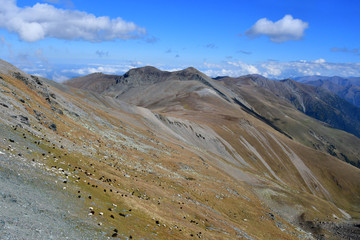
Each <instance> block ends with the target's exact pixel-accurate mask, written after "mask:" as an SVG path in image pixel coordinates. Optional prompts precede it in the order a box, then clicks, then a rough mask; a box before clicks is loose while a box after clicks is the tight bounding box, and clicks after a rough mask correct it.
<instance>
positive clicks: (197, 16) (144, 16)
mask: <svg viewBox="0 0 360 240" xmlns="http://www.w3.org/2000/svg"><path fill="white" fill-rule="evenodd" d="M359 23H360V1H357V0H342V1H340V0H339V1H335V0H326V1H323V0H302V1H295V0H294V1H289V0H286V1H285V0H284V1H283V0H268V1H265V0H252V1H240V0H222V1H220V0H218V1H216V0H207V1H202V0H197V1H194V0H193V1H188V0H182V1H178V0H172V1H161V0H153V1H150V0H144V1H140V0H132V1H129V0H117V1H110V0H102V1H85V0H37V1H33V0H21V1H20V0H19V1H16V0H0V58H1V59H3V60H5V61H8V62H10V63H12V64H14V65H15V66H17V67H19V68H20V69H22V70H24V71H26V72H28V73H30V74H33V75H38V76H42V77H46V78H49V79H53V80H55V81H58V82H61V81H64V80H66V79H69V78H72V77H76V76H81V75H86V74H90V73H94V72H103V73H107V74H123V73H125V72H126V71H128V70H129V69H130V68H134V67H141V66H146V65H151V66H155V67H157V68H159V69H161V70H167V71H176V70H181V69H184V68H187V67H190V66H192V67H195V68H197V69H199V70H200V71H202V72H204V73H205V74H207V75H209V76H211V77H216V76H232V77H237V76H241V75H245V74H260V75H263V76H265V77H268V78H271V79H284V78H291V77H296V76H306V75H323V76H335V75H337V76H344V77H349V76H360V50H359V49H360V24H359Z"/></svg>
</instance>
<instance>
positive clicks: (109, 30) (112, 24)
mask: <svg viewBox="0 0 360 240" xmlns="http://www.w3.org/2000/svg"><path fill="white" fill-rule="evenodd" d="M1 2H2V6H1V8H0V28H5V29H7V30H8V31H9V32H14V33H16V34H18V36H19V38H20V39H21V40H23V41H26V42H35V41H39V40H42V39H45V38H48V37H50V38H58V39H66V40H85V41H90V42H102V41H110V40H114V39H131V38H139V37H142V36H143V35H145V34H146V30H145V28H142V27H139V26H137V25H136V24H135V23H133V22H127V21H125V20H123V19H122V18H120V17H118V18H114V19H110V18H109V17H107V16H101V17H96V16H95V15H93V14H90V13H87V12H82V11H77V10H65V9H60V8H56V7H54V6H53V5H50V4H47V3H37V4H35V5H34V6H32V7H24V8H21V7H18V6H17V4H16V0H3V1H1Z"/></svg>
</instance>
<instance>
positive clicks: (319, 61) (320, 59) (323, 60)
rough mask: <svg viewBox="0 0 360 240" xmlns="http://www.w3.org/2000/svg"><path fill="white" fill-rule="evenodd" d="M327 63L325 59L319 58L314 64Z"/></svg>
mask: <svg viewBox="0 0 360 240" xmlns="http://www.w3.org/2000/svg"><path fill="white" fill-rule="evenodd" d="M325 62H326V60H325V59H323V58H319V59H317V60H315V61H314V63H325Z"/></svg>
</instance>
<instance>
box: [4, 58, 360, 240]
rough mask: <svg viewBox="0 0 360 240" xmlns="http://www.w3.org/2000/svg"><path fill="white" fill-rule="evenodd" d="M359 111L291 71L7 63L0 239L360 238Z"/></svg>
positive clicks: (5, 63) (5, 65) (5, 72)
mask: <svg viewBox="0 0 360 240" xmlns="http://www.w3.org/2000/svg"><path fill="white" fill-rule="evenodd" d="M359 113H360V110H359V108H358V107H356V106H353V105H352V104H351V103H349V102H346V100H343V99H342V98H341V97H338V96H337V95H335V93H333V92H330V91H328V90H327V89H323V88H320V86H310V85H306V84H303V83H299V82H295V81H293V80H291V79H287V80H283V81H272V80H269V79H266V78H264V77H261V76H259V75H246V76H242V77H239V78H230V77H219V78H216V79H212V78H210V77H208V76H206V75H205V74H204V73H202V72H200V71H198V70H196V69H195V68H187V69H184V70H181V71H175V72H166V71H161V70H159V69H156V68H154V67H143V68H136V69H131V70H130V71H128V72H127V73H125V74H124V75H121V76H118V75H106V74H102V73H94V74H90V75H87V76H83V77H78V78H74V79H70V80H68V81H66V82H64V83H63V84H61V83H57V82H54V81H51V80H48V79H45V78H41V77H37V76H33V75H29V74H27V73H25V72H23V71H21V70H19V69H18V68H16V67H15V66H12V65H11V64H9V63H7V62H5V61H0V136H1V139H0V193H1V194H0V239H254V240H256V239H358V238H359V236H360V222H359V218H360V169H359V168H358V167H359V166H360V164H359V159H360V149H359V147H358V146H360V139H359V138H358V137H359V135H360V134H359V133H360V130H359V129H360V127H359V126H360V125H359V124H360V117H359V116H360V115H359Z"/></svg>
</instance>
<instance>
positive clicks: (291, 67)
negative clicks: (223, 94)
mask: <svg viewBox="0 0 360 240" xmlns="http://www.w3.org/2000/svg"><path fill="white" fill-rule="evenodd" d="M204 67H206V68H204ZM200 70H201V71H202V72H204V73H205V74H206V75H208V76H210V77H217V76H230V77H239V76H242V75H246V74H260V75H262V76H264V77H267V78H271V79H285V78H292V77H299V76H308V75H322V76H342V77H350V76H360V63H330V62H327V61H326V60H325V59H322V58H320V59H317V60H299V61H292V62H279V61H266V62H260V63H255V64H247V63H243V62H241V61H226V62H223V63H222V64H214V63H207V64H206V65H205V64H203V65H202V66H201V67H200Z"/></svg>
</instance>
